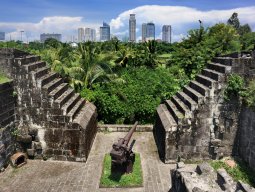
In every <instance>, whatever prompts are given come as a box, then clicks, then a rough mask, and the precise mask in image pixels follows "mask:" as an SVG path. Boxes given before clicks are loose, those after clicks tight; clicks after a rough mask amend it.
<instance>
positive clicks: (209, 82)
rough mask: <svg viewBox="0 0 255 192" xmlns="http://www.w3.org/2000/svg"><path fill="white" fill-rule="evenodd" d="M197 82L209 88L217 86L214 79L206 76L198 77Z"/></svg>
mask: <svg viewBox="0 0 255 192" xmlns="http://www.w3.org/2000/svg"><path fill="white" fill-rule="evenodd" d="M196 80H197V81H198V82H199V83H201V84H203V85H205V86H206V87H208V88H212V86H213V85H214V84H215V81H214V80H213V79H211V78H209V77H206V76H204V75H197V76H196Z"/></svg>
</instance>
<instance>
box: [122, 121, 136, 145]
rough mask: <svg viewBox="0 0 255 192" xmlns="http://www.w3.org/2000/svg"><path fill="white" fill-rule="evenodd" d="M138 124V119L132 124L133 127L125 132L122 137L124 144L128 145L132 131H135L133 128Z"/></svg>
mask: <svg viewBox="0 0 255 192" xmlns="http://www.w3.org/2000/svg"><path fill="white" fill-rule="evenodd" d="M137 125H138V121H136V122H135V124H134V125H133V127H132V128H131V129H130V130H129V132H128V133H127V135H126V136H125V137H124V144H125V145H128V143H129V141H130V139H131V137H132V135H133V133H134V132H135V129H136V127H137Z"/></svg>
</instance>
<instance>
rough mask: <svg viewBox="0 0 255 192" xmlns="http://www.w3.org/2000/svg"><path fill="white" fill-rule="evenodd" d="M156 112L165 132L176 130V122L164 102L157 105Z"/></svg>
mask: <svg viewBox="0 0 255 192" xmlns="http://www.w3.org/2000/svg"><path fill="white" fill-rule="evenodd" d="M157 113H158V116H159V118H160V120H161V123H162V125H163V127H164V129H165V131H166V132H169V131H176V130H177V124H176V122H175V120H174V118H173V117H172V115H171V114H170V112H169V111H168V110H167V107H166V105H165V104H160V105H159V106H158V107H157Z"/></svg>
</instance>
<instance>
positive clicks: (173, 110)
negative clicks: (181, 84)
mask: <svg viewBox="0 0 255 192" xmlns="http://www.w3.org/2000/svg"><path fill="white" fill-rule="evenodd" d="M165 105H166V107H167V109H168V111H170V113H171V115H172V117H173V118H174V120H175V122H176V124H181V123H182V122H183V119H184V118H185V117H184V114H182V113H181V112H180V111H179V110H178V108H177V107H176V106H175V104H174V103H173V102H172V101H171V100H166V101H165Z"/></svg>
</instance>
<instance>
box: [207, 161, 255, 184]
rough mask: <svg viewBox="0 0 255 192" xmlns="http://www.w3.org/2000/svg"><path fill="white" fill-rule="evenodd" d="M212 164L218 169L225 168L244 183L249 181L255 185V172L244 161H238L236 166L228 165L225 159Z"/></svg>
mask: <svg viewBox="0 0 255 192" xmlns="http://www.w3.org/2000/svg"><path fill="white" fill-rule="evenodd" d="M210 164H211V166H212V167H213V168H214V169H215V170H218V169H220V168H224V169H225V170H226V171H227V173H228V174H229V175H230V176H231V177H232V178H233V179H234V180H235V181H239V180H241V181H242V182H244V183H248V184H249V185H251V186H253V187H255V180H254V178H255V174H254V172H253V171H252V170H251V169H250V168H249V167H248V166H247V165H246V164H244V163H243V162H237V166H236V167H234V168H231V167H229V166H228V165H226V163H225V162H224V161H218V160H217V161H212V162H211V163H210Z"/></svg>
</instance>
